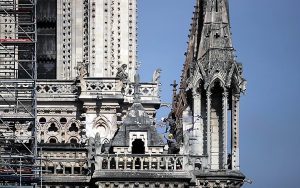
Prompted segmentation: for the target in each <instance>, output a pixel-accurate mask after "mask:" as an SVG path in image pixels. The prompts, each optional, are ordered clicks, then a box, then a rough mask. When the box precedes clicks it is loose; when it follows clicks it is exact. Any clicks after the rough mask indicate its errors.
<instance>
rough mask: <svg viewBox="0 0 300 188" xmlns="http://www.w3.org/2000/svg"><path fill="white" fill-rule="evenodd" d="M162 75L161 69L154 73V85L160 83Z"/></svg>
mask: <svg viewBox="0 0 300 188" xmlns="http://www.w3.org/2000/svg"><path fill="white" fill-rule="evenodd" d="M160 73H161V69H156V70H155V71H154V73H153V76H152V82H153V83H159V78H160Z"/></svg>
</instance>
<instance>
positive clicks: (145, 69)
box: [138, 0, 300, 188]
mask: <svg viewBox="0 0 300 188" xmlns="http://www.w3.org/2000/svg"><path fill="white" fill-rule="evenodd" d="M194 5H195V0H139V11H138V14H139V28H138V32H139V41H138V42H139V48H138V49H139V61H140V62H141V63H142V67H141V69H140V73H141V78H142V80H144V81H150V80H151V77H152V73H153V71H154V70H155V69H156V68H161V69H162V77H161V80H162V101H163V102H170V101H171V87H170V84H171V83H172V81H173V80H174V79H176V80H179V78H180V75H181V70H182V65H183V62H184V55H183V54H184V52H185V51H186V48H187V43H186V42H187V39H188V38H187V35H188V33H189V31H188V30H189V28H190V23H191V17H192V12H193V6H194ZM299 7H300V1H299V0H284V1H283V0H230V16H231V27H232V30H231V31H232V33H233V42H234V47H235V49H236V55H237V57H238V61H239V62H241V63H243V65H244V76H245V78H246V79H247V80H248V90H247V93H246V95H245V96H243V97H242V99H241V120H240V124H241V125H240V138H241V156H240V158H241V170H242V172H243V173H244V174H245V175H246V176H247V177H248V178H249V179H251V180H253V184H252V185H245V187H249V188H250V187H251V188H269V187H270V188H282V187H284V188H295V187H298V186H297V185H298V182H297V180H299V179H300V172H299V171H300V160H299V156H300V146H299V145H300V136H299V133H300V121H299V119H298V117H300V111H299V106H300V98H299V93H300V83H299V81H300V74H299V70H300V62H299V61H300V60H299V55H300V36H299V35H300V19H299V18H300V12H299ZM166 113H167V109H162V110H161V111H160V115H162V116H163V115H164V114H166Z"/></svg>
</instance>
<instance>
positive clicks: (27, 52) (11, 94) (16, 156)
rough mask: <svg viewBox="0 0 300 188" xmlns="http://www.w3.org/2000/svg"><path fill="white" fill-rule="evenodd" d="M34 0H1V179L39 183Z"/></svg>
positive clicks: (6, 181) (4, 182) (27, 183)
mask: <svg viewBox="0 0 300 188" xmlns="http://www.w3.org/2000/svg"><path fill="white" fill-rule="evenodd" d="M36 40H37V24H36V0H1V1H0V156H1V161H0V183H1V184H2V185H15V184H16V183H18V184H19V186H20V187H21V186H27V185H32V183H38V181H39V180H40V178H39V177H38V174H39V173H37V166H36V164H37V157H38V156H37V134H36V131H37V130H36V126H37V121H36V116H37V97H36V80H37V66H36V50H37V49H36Z"/></svg>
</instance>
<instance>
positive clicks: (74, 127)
mask: <svg viewBox="0 0 300 188" xmlns="http://www.w3.org/2000/svg"><path fill="white" fill-rule="evenodd" d="M78 130H79V129H78V127H77V124H76V123H72V124H71V127H70V128H69V131H70V132H78Z"/></svg>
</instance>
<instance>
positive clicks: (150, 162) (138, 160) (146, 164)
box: [95, 154, 185, 171]
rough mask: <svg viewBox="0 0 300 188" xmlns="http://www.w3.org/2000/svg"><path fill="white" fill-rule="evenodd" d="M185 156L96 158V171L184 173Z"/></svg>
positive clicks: (104, 156) (100, 156)
mask: <svg viewBox="0 0 300 188" xmlns="http://www.w3.org/2000/svg"><path fill="white" fill-rule="evenodd" d="M184 158H185V156H183V155H150V154H149V155H139V154H138V155H133V154H126V155H125V154H121V155H117V154H107V155H97V156H95V161H96V165H95V167H96V170H120V169H122V170H161V171H164V170H167V171H183V170H184Z"/></svg>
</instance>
